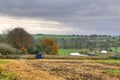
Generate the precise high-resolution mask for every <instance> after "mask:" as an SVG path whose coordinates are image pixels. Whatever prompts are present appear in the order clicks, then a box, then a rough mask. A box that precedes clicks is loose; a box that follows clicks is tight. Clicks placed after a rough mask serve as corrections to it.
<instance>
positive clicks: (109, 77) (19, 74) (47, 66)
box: [0, 59, 120, 80]
mask: <svg viewBox="0 0 120 80" xmlns="http://www.w3.org/2000/svg"><path fill="white" fill-rule="evenodd" d="M7 61H9V62H8V63H6V64H2V65H0V67H1V68H2V70H3V71H4V72H12V73H13V74H15V78H16V79H17V80H120V67H119V66H120V63H119V62H120V60H58V59H54V60H53V59H42V60H25V59H19V60H7ZM2 62H3V61H2ZM51 64H52V65H51ZM12 80H15V79H12Z"/></svg>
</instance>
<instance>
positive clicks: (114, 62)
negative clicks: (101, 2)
mask: <svg viewBox="0 0 120 80" xmlns="http://www.w3.org/2000/svg"><path fill="white" fill-rule="evenodd" d="M95 62H98V63H105V64H112V65H114V64H115V65H120V60H95Z"/></svg>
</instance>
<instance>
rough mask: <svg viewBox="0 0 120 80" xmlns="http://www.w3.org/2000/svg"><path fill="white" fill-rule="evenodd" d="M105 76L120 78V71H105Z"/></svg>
mask: <svg viewBox="0 0 120 80" xmlns="http://www.w3.org/2000/svg"><path fill="white" fill-rule="evenodd" d="M103 73H105V74H110V75H112V76H116V77H120V70H105V71H103Z"/></svg>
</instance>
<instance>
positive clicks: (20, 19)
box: [0, 0, 120, 35]
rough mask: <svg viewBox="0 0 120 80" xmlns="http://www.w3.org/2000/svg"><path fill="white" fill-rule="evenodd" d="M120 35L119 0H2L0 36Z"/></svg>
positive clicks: (0, 5)
mask: <svg viewBox="0 0 120 80" xmlns="http://www.w3.org/2000/svg"><path fill="white" fill-rule="evenodd" d="M15 27H23V28H24V29H25V30H27V31H28V32H29V33H31V34H36V33H43V34H80V35H84V34H88V35H90V34H105V35H120V0H0V33H2V32H3V31H5V30H6V29H13V28H15Z"/></svg>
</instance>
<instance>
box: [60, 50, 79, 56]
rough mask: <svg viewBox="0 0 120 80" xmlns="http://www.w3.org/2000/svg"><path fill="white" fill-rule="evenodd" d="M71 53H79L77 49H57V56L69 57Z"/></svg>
mask: <svg viewBox="0 0 120 80" xmlns="http://www.w3.org/2000/svg"><path fill="white" fill-rule="evenodd" d="M72 52H79V49H59V55H69V53H72Z"/></svg>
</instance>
